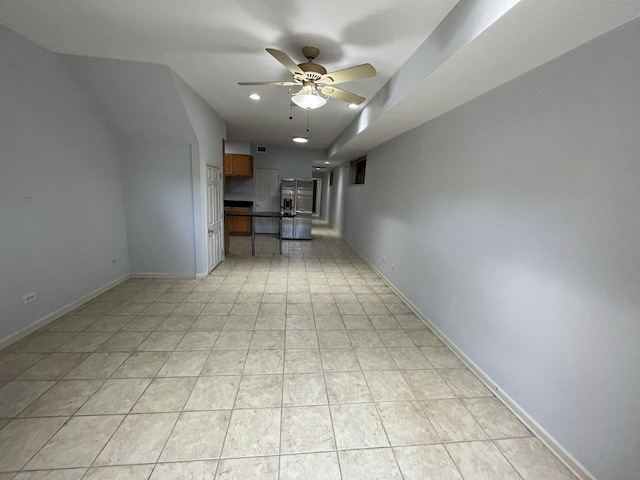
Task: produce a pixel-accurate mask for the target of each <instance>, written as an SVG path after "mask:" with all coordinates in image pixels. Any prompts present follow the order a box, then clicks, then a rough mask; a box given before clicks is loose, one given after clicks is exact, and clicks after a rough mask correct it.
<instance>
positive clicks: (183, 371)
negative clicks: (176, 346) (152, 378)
mask: <svg viewBox="0 0 640 480" xmlns="http://www.w3.org/2000/svg"><path fill="white" fill-rule="evenodd" d="M207 358H209V352H208V351H193V352H173V353H172V354H171V356H170V357H169V358H168V360H167V361H166V362H165V363H164V365H163V366H162V368H161V369H160V371H159V372H158V375H157V376H158V377H196V376H198V375H200V372H201V371H202V368H203V367H204V364H205V363H206V361H207Z"/></svg>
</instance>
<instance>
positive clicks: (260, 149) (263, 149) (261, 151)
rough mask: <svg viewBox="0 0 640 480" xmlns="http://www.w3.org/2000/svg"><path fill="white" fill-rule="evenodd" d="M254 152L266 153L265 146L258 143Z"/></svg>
mask: <svg viewBox="0 0 640 480" xmlns="http://www.w3.org/2000/svg"><path fill="white" fill-rule="evenodd" d="M256 152H258V153H267V147H265V146H264V145H258V146H257V147H256Z"/></svg>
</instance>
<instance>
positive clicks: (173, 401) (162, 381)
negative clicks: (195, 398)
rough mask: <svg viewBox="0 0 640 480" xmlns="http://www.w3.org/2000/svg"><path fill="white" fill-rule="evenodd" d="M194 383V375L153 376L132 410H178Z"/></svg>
mask: <svg viewBox="0 0 640 480" xmlns="http://www.w3.org/2000/svg"><path fill="white" fill-rule="evenodd" d="M195 383H196V377H182V378H155V379H154V380H153V381H152V382H151V384H150V385H149V387H148V388H147V390H146V391H145V392H144V393H143V394H142V396H141V397H140V400H138V402H137V403H136V405H135V406H134V407H133V409H132V412H133V413H159V412H179V411H181V410H182V408H183V407H184V405H185V403H186V402H187V399H188V398H189V395H190V393H191V390H192V389H193V386H194V385H195Z"/></svg>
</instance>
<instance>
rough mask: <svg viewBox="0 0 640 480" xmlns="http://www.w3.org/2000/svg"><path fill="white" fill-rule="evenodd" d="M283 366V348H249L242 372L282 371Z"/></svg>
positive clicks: (248, 373) (247, 373) (246, 373)
mask: <svg viewBox="0 0 640 480" xmlns="http://www.w3.org/2000/svg"><path fill="white" fill-rule="evenodd" d="M283 368H284V350H249V354H248V355H247V361H246V363H245V365H244V374H245V375H254V374H262V373H282V372H283Z"/></svg>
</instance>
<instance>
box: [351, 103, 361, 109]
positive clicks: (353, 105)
mask: <svg viewBox="0 0 640 480" xmlns="http://www.w3.org/2000/svg"><path fill="white" fill-rule="evenodd" d="M359 106H360V105H358V104H357V103H350V104H349V108H351V109H354V110H355V109H356V108H358V107H359Z"/></svg>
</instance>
